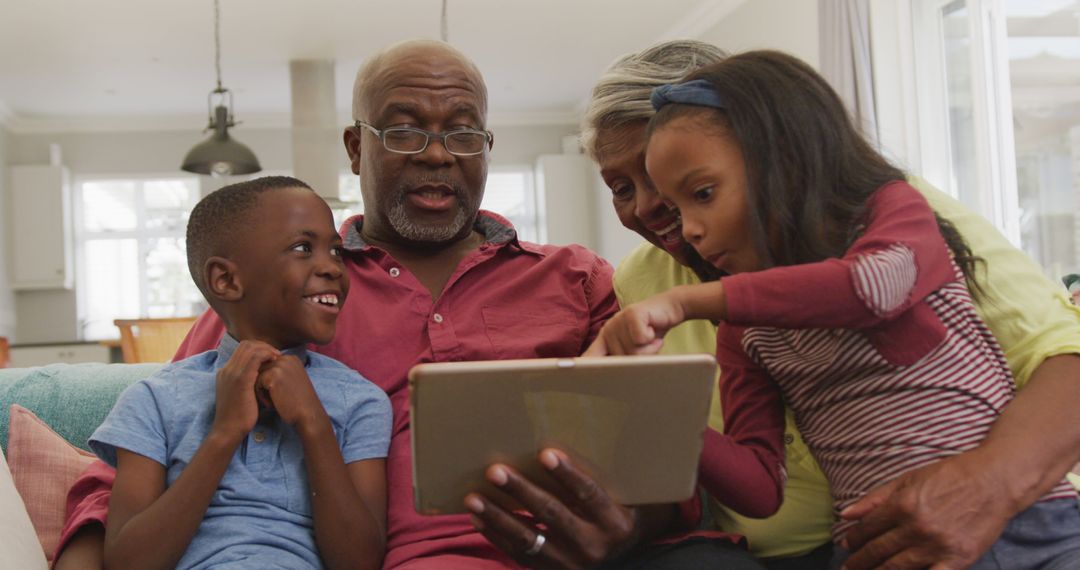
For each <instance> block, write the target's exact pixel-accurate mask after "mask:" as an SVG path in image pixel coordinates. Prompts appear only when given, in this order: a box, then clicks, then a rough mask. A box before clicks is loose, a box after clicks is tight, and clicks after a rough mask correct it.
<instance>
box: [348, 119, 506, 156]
mask: <svg viewBox="0 0 1080 570" xmlns="http://www.w3.org/2000/svg"><path fill="white" fill-rule="evenodd" d="M354 126H356V127H358V128H365V129H367V130H369V131H371V134H373V135H375V137H376V138H378V139H379V142H381V143H382V145H383V148H385V149H386V150H388V151H390V152H393V153H397V154H420V153H422V152H424V151H425V150H427V147H428V145H430V144H431V139H432V138H437V139H439V143H440V144H442V146H443V148H445V149H446V152H448V153H450V154H452V155H454V156H462V157H469V156H477V155H480V154H484V150H485V149H483V148H481V149H480V150H478V151H476V152H470V153H464V154H463V153H460V152H454V151H452V150H450V149H449V148H446V137H448V136H451V135H456V134H477V135H484V137H485V138H487V143H486V147H487V150H491V148H492V147H494V146H495V135H494V133H492V132H491V131H488V130H480V129H456V130H452V131H443V132H441V133H433V132H431V131H427V130H424V129H418V128H416V127H387V128H385V129H377V128H375V126H373V125H369V124H368V123H365V122H364V121H360V120H357V121H356V123H355V125H354ZM386 131H409V132H412V133H419V134H422V135H424V137H425V140H424V146H422V147H420V150H412V151H409V150H394V149H392V148H390V147H388V146H386V138H385V136H384V134H385V133H386Z"/></svg>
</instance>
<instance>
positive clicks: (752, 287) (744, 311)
mask: <svg viewBox="0 0 1080 570" xmlns="http://www.w3.org/2000/svg"><path fill="white" fill-rule="evenodd" d="M868 207H869V209H870V212H869V219H868V221H867V225H866V228H865V230H864V231H863V232H862V234H861V235H860V236H859V237H858V238H857V239H856V240H855V241H854V242H853V244H852V245H851V247H850V248H848V251H847V252H846V253H845V255H844V257H842V258H840V259H827V260H825V261H820V262H816V263H807V264H803V265H792V266H784V267H774V268H770V269H766V270H763V271H757V272H753V273H740V274H738V275H733V276H731V277H725V278H724V279H722V282H723V283H724V291H725V293H726V295H727V298H726V302H727V315H726V318H727V320H728V321H729V322H731V323H734V324H739V325H747V326H751V325H754V326H773V327H780V328H855V329H861V328H870V327H874V326H877V325H880V324H883V323H886V322H890V321H892V320H893V319H895V318H897V317H898V316H900V315H902V314H903V313H904V312H905V311H907V310H908V309H909V308H910V307H911V306H912V305H915V304H917V303H919V302H920V301H922V300H923V299H924V298H925V297H926V296H927V295H929V294H930V293H932V292H933V291H935V290H937V289H940V288H941V287H942V286H943V285H945V284H947V283H950V282H953V281H955V280H956V273H955V270H954V269H953V266H952V264H951V263H950V253H949V249H948V246H947V245H946V244H945V240H944V239H943V238H942V237H941V233H940V230H939V229H938V225H937V220H936V218H935V217H934V211H933V210H932V209H931V208H930V205H929V204H928V203H927V202H926V199H925V198H923V197H922V195H921V194H919V192H918V191H917V190H915V189H914V188H912V187H911V186H909V185H908V184H907V183H905V182H893V183H891V184H888V185H886V186H885V187H883V188H882V189H880V190H878V191H877V192H876V193H875V194H874V195H873V196H871V198H870V201H869V203H868Z"/></svg>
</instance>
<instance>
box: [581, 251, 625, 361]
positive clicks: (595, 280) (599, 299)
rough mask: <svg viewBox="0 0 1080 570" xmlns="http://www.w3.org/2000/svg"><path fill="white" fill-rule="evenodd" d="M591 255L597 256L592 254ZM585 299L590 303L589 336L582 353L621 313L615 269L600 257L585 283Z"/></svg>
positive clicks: (594, 262) (594, 261)
mask: <svg viewBox="0 0 1080 570" xmlns="http://www.w3.org/2000/svg"><path fill="white" fill-rule="evenodd" d="M590 255H594V256H595V254H592V253H591V252H590ZM585 298H586V300H587V301H588V303H589V334H588V335H587V336H586V337H585V344H584V345H583V346H582V347H581V351H582V352H585V349H587V348H589V345H590V344H592V341H594V340H596V336H597V335H598V334H600V329H601V328H602V327H603V326H604V323H606V322H607V320H608V319H610V318H611V317H612V316H613V315H614V314H615V313H617V312H619V301H618V299H617V298H616V297H615V269H614V268H613V267H611V264H610V263H608V262H607V261H605V260H604V259H603V258H601V257H599V256H596V257H595V259H594V260H593V266H592V270H591V271H590V273H589V279H588V281H586V282H585Z"/></svg>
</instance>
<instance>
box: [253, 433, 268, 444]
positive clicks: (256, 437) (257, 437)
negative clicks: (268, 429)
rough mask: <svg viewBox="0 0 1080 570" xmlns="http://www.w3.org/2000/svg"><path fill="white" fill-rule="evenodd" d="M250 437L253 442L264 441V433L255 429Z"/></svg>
mask: <svg viewBox="0 0 1080 570" xmlns="http://www.w3.org/2000/svg"><path fill="white" fill-rule="evenodd" d="M251 438H252V439H254V440H255V443H262V442H263V441H266V434H264V433H263V432H261V431H257V432H255V434H254V435H252V436H251Z"/></svg>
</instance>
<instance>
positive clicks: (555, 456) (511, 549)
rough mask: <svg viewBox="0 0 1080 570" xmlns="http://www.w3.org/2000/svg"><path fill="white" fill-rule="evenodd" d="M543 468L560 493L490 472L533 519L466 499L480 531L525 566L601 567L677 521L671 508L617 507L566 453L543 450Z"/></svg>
mask: <svg viewBox="0 0 1080 570" xmlns="http://www.w3.org/2000/svg"><path fill="white" fill-rule="evenodd" d="M540 463H541V464H542V465H543V466H544V468H545V469H547V471H548V472H549V473H551V475H552V477H553V478H554V479H555V481H557V482H558V483H559V485H560V489H559V490H558V491H557V494H555V495H553V494H552V493H550V492H548V491H545V490H544V489H541V488H540V487H538V486H536V485H535V484H533V483H532V482H531V481H529V480H528V479H526V478H525V477H523V476H522V475H521V474H520V473H518V472H517V471H515V470H513V469H511V468H510V467H507V466H505V465H498V464H497V465H492V466H491V467H489V468H488V470H487V478H488V480H489V481H490V482H491V483H492V484H494V485H495V486H496V487H497V488H498V489H499V490H500V491H502V492H503V493H506V495H508V496H510V497H512V498H513V499H514V500H516V501H517V502H518V503H519V504H521V505H522V506H523V507H524V508H525V509H526V510H527V511H528V512H529V513H530V514H531V515H532V517H531V518H529V517H524V516H521V515H517V514H514V513H510V512H508V511H506V510H504V509H503V508H501V507H499V506H498V505H497V504H495V503H494V502H492V501H491V500H489V499H488V498H486V497H484V496H482V495H479V494H477V493H471V494H469V495H468V496H466V497H465V506H466V508H468V509H469V511H471V512H472V517H471V520H472V523H473V525H474V526H475V527H476V529H477V530H478V531H480V533H482V534H483V535H484V536H485V537H486V538H487V539H488V540H489V541H491V543H492V544H494V545H495V546H497V547H498V548H499V549H501V550H502V551H504V552H506V553H507V554H509V555H510V556H511V557H512V558H514V560H516V561H517V562H518V563H519V564H521V565H523V566H528V567H531V568H589V567H592V566H596V565H597V564H600V563H601V562H604V561H605V560H611V559H614V558H617V557H619V556H621V555H623V554H625V553H626V552H628V551H630V550H631V549H632V548H634V547H635V546H637V545H638V544H639V543H640V542H641V541H642V540H643V539H645V538H647V537H651V536H653V535H655V534H658V533H659V531H660V530H661V529H664V528H666V527H667V526H668V524H670V522H671V520H672V517H673V516H674V513H675V507H673V506H671V505H658V506H649V507H641V508H635V507H625V506H622V505H619V504H617V503H615V502H614V501H612V500H611V497H609V496H608V494H607V493H606V492H605V491H604V490H603V489H602V488H600V486H599V485H597V483H596V482H595V481H594V480H592V479H591V478H589V477H588V476H586V475H585V474H584V473H582V472H581V471H579V470H577V469H576V468H575V467H574V466H573V465H572V464H571V463H570V461H569V459H568V458H567V457H566V455H565V454H564V453H562V452H561V451H557V450H554V449H545V450H543V451H541V452H540ZM540 525H543V526H542V527H541V526H540ZM538 537H542V538H538Z"/></svg>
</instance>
